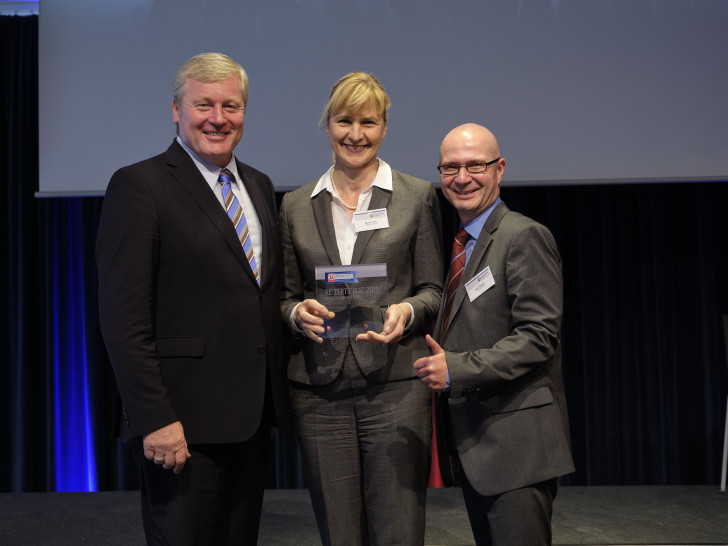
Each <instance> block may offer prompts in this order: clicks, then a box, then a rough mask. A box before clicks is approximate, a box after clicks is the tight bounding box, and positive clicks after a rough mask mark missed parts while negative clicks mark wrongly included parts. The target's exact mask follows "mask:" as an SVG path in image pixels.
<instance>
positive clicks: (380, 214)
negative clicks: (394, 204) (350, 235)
mask: <svg viewBox="0 0 728 546" xmlns="http://www.w3.org/2000/svg"><path fill="white" fill-rule="evenodd" d="M388 227H389V219H388V218H387V209H375V210H363V211H361V212H355V213H354V231H356V232H357V233H360V232H362V231H371V230H373V229H384V228H388Z"/></svg>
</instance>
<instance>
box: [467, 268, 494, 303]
mask: <svg viewBox="0 0 728 546" xmlns="http://www.w3.org/2000/svg"><path fill="white" fill-rule="evenodd" d="M494 284H495V279H494V278H493V274H492V273H491V272H490V266H488V267H486V268H485V269H483V271H481V272H480V273H478V274H477V275H475V277H473V278H472V279H470V280H469V281H468V282H466V283H465V290H467V291H468V298H470V303H472V302H473V301H475V298H477V297H478V296H480V295H481V294H482V293H483V292H485V291H486V290H488V288H490V287H491V286H493V285H494Z"/></svg>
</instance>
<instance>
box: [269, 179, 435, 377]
mask: <svg viewBox="0 0 728 546" xmlns="http://www.w3.org/2000/svg"><path fill="white" fill-rule="evenodd" d="M315 186H316V182H313V183H311V184H309V185H307V186H304V187H302V188H299V189H298V190H296V191H294V192H291V193H288V194H286V195H285V196H284V198H283V203H282V205H281V212H280V224H281V240H282V242H283V256H284V262H283V263H284V280H283V283H284V285H283V293H282V301H281V307H282V311H283V317H284V320H286V322H287V321H288V317H289V316H290V313H291V310H292V309H293V308H294V307H295V305H296V304H297V303H299V302H301V301H303V300H304V299H306V298H313V299H315V298H316V283H315V279H314V272H315V268H316V266H320V265H341V258H340V257H339V250H338V247H337V245H336V234H335V232H334V224H333V219H332V215H331V201H330V197H329V193H328V192H326V191H322V192H320V193H319V194H318V195H316V196H314V197H313V198H312V197H311V192H312V191H313V189H314V187H315ZM380 208H386V209H387V217H388V220H389V227H388V228H386V229H378V230H373V231H363V232H361V233H359V235H358V236H357V240H356V244H355V245H354V252H353V255H352V263H354V264H372V263H386V264H387V276H388V279H387V282H388V296H389V304H390V305H391V304H393V303H400V302H402V301H406V302H409V303H410V304H411V305H412V307H413V309H414V316H415V322H414V324H413V325H412V328H411V330H408V332H410V333H411V335H407V336H406V337H404V338H403V339H402V340H401V341H400V342H399V343H395V344H391V345H375V344H373V343H369V342H356V341H352V342H351V347H352V350H353V351H354V355H355V356H356V359H357V362H358V364H359V367H360V368H361V371H362V373H364V375H366V376H367V377H369V378H371V379H373V380H376V381H380V382H385V381H395V380H399V379H406V378H411V377H415V376H416V374H415V371H414V367H413V366H412V363H413V362H414V361H415V360H417V358H419V357H420V356H424V355H426V354H429V349H428V347H427V344H426V342H425V339H424V334H423V332H424V330H425V328H426V327H427V326H428V325H431V323H432V321H434V319H435V317H436V315H437V309H438V306H439V304H440V299H441V294H442V277H443V275H442V234H441V218H440V205H439V201H438V199H437V195H436V194H435V190H434V187H433V185H432V184H431V183H430V182H426V181H424V180H419V179H417V178H413V177H411V176H408V175H406V174H402V173H400V172H398V171H395V170H392V191H391V192H389V191H386V190H383V189H381V188H378V187H374V189H373V195H372V199H371V202H370V204H369V210H374V209H380ZM353 303H354V304H356V301H354V302H353ZM385 311H386V306H383V307H382V308H381V309H380V310H379V316H378V317H372V318H373V319H374V320H375V321H376V322H379V323H383V322H384V312H385ZM298 342H299V343H298V347H297V348H296V349H294V354H293V356H292V357H291V360H290V362H289V364H288V377H289V379H291V380H293V381H296V382H298V383H303V384H306V385H325V384H327V383H330V382H331V381H333V380H334V379H335V378H336V376H337V374H338V373H339V370H340V369H341V366H342V364H343V362H344V353H345V349H346V346H347V345H348V341H347V339H346V338H333V339H325V340H324V343H322V344H318V343H314V342H313V341H311V340H309V339H308V338H303V339H299V340H298Z"/></svg>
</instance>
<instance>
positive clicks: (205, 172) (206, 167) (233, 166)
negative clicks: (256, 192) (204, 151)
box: [176, 136, 240, 182]
mask: <svg viewBox="0 0 728 546" xmlns="http://www.w3.org/2000/svg"><path fill="white" fill-rule="evenodd" d="M176 138H177V142H179V144H180V146H182V148H184V150H185V151H186V152H187V153H188V154H189V156H190V157H191V158H192V161H193V162H194V163H195V165H196V166H197V169H198V170H199V171H200V173H202V176H204V177H205V180H208V182H209V181H210V180H212V179H214V181H215V182H217V177H218V176H219V175H220V171H221V170H222V169H221V168H220V167H218V166H217V165H215V164H214V163H213V162H211V161H207V160H206V159H202V158H201V157H200V156H198V155H197V154H196V153H195V152H194V151H193V150H192V149H191V148H190V147H189V146H187V145H186V144H185V143H184V142H182V139H181V138H180V137H179V136H177V137H176ZM224 168H226V169H227V170H229V171H230V172H231V173H233V175H235V180H236V182H237V181H238V180H240V176H239V175H238V167H237V163H236V162H235V156H234V155H233V156H232V157H231V158H230V162H229V163H228V164H227V166H225V167H224Z"/></svg>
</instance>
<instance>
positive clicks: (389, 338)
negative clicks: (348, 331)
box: [356, 303, 412, 343]
mask: <svg viewBox="0 0 728 546" xmlns="http://www.w3.org/2000/svg"><path fill="white" fill-rule="evenodd" d="M411 316H412V308H411V307H410V306H409V305H408V304H406V303H395V304H394V305H390V306H389V307H388V308H387V313H386V314H385V315H384V326H383V327H382V333H381V334H378V333H377V332H367V333H366V334H359V335H358V336H356V340H357V341H371V342H374V343H397V342H398V341H399V340H400V339H402V336H403V335H404V329H405V327H406V326H407V324H409V321H410V318H411Z"/></svg>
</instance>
